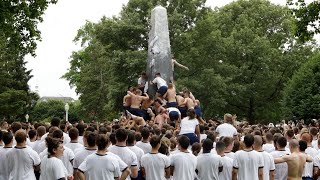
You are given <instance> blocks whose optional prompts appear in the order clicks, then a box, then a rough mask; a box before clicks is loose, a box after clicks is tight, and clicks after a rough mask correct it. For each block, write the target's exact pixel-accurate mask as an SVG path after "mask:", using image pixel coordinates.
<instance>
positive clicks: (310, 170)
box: [302, 147, 318, 177]
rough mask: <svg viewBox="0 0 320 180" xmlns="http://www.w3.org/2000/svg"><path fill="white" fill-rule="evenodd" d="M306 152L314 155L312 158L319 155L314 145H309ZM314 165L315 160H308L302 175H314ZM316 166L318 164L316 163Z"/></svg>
mask: <svg viewBox="0 0 320 180" xmlns="http://www.w3.org/2000/svg"><path fill="white" fill-rule="evenodd" d="M305 153H306V154H308V155H309V156H311V157H312V159H315V158H316V156H317V155H318V151H317V150H316V149H314V148H312V147H308V148H307V149H306V150H305ZM313 166H314V161H312V162H306V164H305V165H304V169H303V173H302V177H313ZM315 166H316V164H315Z"/></svg>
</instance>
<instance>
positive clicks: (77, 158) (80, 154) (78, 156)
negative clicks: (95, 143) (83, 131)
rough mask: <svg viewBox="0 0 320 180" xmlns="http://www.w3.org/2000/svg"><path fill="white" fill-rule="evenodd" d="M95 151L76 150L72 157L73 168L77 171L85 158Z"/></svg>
mask: <svg viewBox="0 0 320 180" xmlns="http://www.w3.org/2000/svg"><path fill="white" fill-rule="evenodd" d="M96 151H97V150H96V149H87V148H83V149H82V148H80V149H78V150H77V151H76V153H75V155H74V160H73V168H74V169H78V168H79V166H80V164H81V163H82V162H83V161H84V159H86V157H87V156H89V155H90V154H92V153H95V152H96Z"/></svg>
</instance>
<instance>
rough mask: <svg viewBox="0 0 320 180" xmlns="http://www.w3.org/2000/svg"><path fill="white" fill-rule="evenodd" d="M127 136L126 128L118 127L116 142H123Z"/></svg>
mask: <svg viewBox="0 0 320 180" xmlns="http://www.w3.org/2000/svg"><path fill="white" fill-rule="evenodd" d="M127 138H128V132H127V130H125V129H122V128H120V129H118V130H117V131H116V140H117V142H125V141H126V140H127Z"/></svg>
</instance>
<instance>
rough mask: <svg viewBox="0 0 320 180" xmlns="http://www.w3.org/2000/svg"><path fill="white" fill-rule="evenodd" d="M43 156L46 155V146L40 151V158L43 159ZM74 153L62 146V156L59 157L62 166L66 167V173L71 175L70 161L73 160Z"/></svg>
mask: <svg viewBox="0 0 320 180" xmlns="http://www.w3.org/2000/svg"><path fill="white" fill-rule="evenodd" d="M44 156H48V149H47V148H46V149H45V150H44V151H42V153H40V158H41V159H43V158H44ZM74 157H75V156H74V153H73V151H72V150H71V149H70V148H67V147H65V146H64V151H63V156H61V157H60V158H59V159H60V160H61V161H62V162H63V164H64V166H65V167H66V168H67V171H68V175H73V166H72V164H71V162H70V161H73V160H74Z"/></svg>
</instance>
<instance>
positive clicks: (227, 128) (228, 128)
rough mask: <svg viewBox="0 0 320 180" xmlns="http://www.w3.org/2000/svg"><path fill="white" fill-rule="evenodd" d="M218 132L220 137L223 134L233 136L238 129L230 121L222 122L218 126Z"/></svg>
mask: <svg viewBox="0 0 320 180" xmlns="http://www.w3.org/2000/svg"><path fill="white" fill-rule="evenodd" d="M216 132H218V133H219V137H222V136H230V137H233V136H235V135H237V134H238V131H237V129H236V128H235V127H234V126H232V125H231V124H229V123H223V124H220V125H219V126H218V127H217V129H216Z"/></svg>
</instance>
